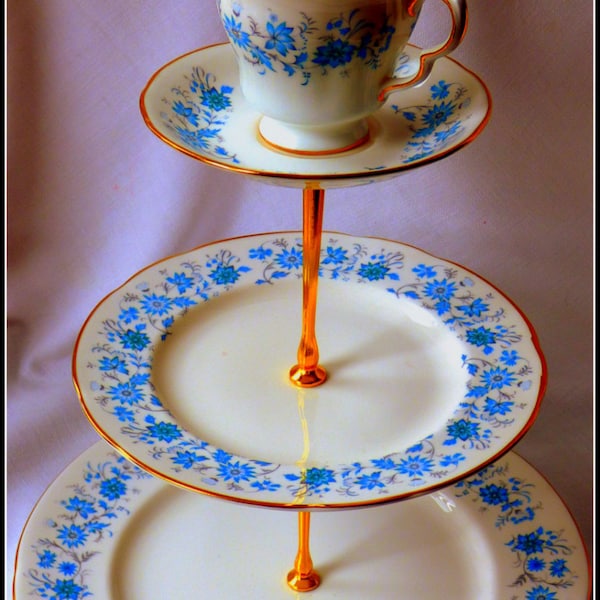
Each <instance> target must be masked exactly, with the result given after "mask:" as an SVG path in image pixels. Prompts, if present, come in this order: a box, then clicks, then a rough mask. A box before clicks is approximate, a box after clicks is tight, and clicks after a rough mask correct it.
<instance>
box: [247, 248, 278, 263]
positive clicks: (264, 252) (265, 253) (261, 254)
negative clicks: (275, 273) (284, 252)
mask: <svg viewBox="0 0 600 600" xmlns="http://www.w3.org/2000/svg"><path fill="white" fill-rule="evenodd" d="M272 254H273V250H271V248H263V247H262V246H260V247H258V248H251V249H250V250H249V252H248V257H249V258H252V259H256V260H265V259H267V258H269V256H271V255H272Z"/></svg>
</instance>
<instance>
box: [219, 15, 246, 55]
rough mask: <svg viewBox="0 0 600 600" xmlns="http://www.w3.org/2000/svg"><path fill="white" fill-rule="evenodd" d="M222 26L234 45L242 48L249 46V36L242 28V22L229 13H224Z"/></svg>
mask: <svg viewBox="0 0 600 600" xmlns="http://www.w3.org/2000/svg"><path fill="white" fill-rule="evenodd" d="M223 26H224V27H225V31H227V33H228V34H229V36H230V37H231V40H232V42H233V44H234V45H236V46H238V47H240V48H242V49H247V48H249V47H250V46H251V43H252V42H251V40H250V36H249V35H248V34H247V33H246V32H245V31H243V30H242V24H241V23H240V22H239V21H236V20H235V19H234V18H233V17H232V16H231V15H224V19H223Z"/></svg>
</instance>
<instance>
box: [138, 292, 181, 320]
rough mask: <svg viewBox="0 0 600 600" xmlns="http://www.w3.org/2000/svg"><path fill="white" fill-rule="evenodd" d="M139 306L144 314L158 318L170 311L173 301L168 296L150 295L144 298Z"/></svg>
mask: <svg viewBox="0 0 600 600" xmlns="http://www.w3.org/2000/svg"><path fill="white" fill-rule="evenodd" d="M140 304H141V307H142V309H143V311H144V312H145V313H146V314H148V315H156V316H158V317H160V316H161V315H166V314H167V313H168V312H169V311H170V310H171V307H172V305H173V300H171V298H169V297H168V296H164V295H161V296H157V295H156V294H151V295H146V296H144V298H143V299H142V301H141V303H140Z"/></svg>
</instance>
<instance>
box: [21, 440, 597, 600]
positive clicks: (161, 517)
mask: <svg viewBox="0 0 600 600" xmlns="http://www.w3.org/2000/svg"><path fill="white" fill-rule="evenodd" d="M293 517H294V515H292V514H289V513H283V512H281V511H272V510H258V509H256V508H251V507H247V506H240V505H237V504H233V503H229V502H222V501H218V500H214V499H211V498H206V497H204V496H199V495H197V494H193V493H190V492H187V491H185V490H182V489H179V488H177V487H175V486H171V485H168V484H167V483H165V482H163V481H161V480H160V479H157V478H154V477H152V476H149V475H148V474H146V473H145V472H144V471H142V470H140V469H138V468H137V467H135V466H133V465H132V464H131V463H129V462H128V461H126V460H125V459H124V458H122V457H120V455H119V454H118V453H116V452H115V451H114V450H112V449H110V448H109V447H108V446H107V445H106V444H105V443H104V442H99V443H97V444H95V445H94V446H92V448H90V449H89V450H88V451H87V452H85V453H84V454H82V455H81V457H80V458H79V459H77V460H76V461H74V462H73V464H72V465H71V466H70V467H69V468H68V469H66V470H65V471H64V472H63V474H62V475H61V476H60V477H58V479H57V480H56V481H55V482H54V483H53V484H52V485H51V486H50V488H49V489H48V490H47V491H46V493H45V494H44V495H43V496H42V498H41V499H40V501H39V502H38V504H37V506H36V508H35V510H34V511H33V513H32V515H31V516H30V518H29V521H28V522H27V525H26V527H25V529H24V532H23V535H22V538H21V541H20V545H19V548H18V551H17V561H16V569H15V579H14V600H30V599H31V598H46V599H49V598H54V599H68V600H79V599H81V598H85V597H93V598H101V599H102V600H165V599H166V598H169V599H173V598H205V599H214V600H222V599H223V598H248V599H256V600H259V599H260V600H265V599H266V600H274V599H277V598H281V599H282V600H284V599H286V598H292V597H294V598H296V597H298V595H297V594H295V593H293V592H291V591H290V590H289V589H288V588H287V587H286V584H285V575H286V573H287V571H288V570H289V569H290V568H291V566H292V563H293V559H294V556H295V552H296V544H297V538H296V536H297V531H296V521H297V520H296V519H295V518H293ZM311 555H312V558H313V561H314V563H315V569H316V570H317V571H318V572H319V573H320V574H321V576H322V583H321V586H320V587H319V588H317V589H316V590H315V591H313V592H311V593H310V597H311V598H312V597H315V598H318V599H320V600H324V599H330V598H346V599H348V600H352V599H353V598H356V599H357V600H358V599H360V600H363V599H364V598H377V599H378V600H385V599H388V598H389V599H390V600H391V599H393V600H396V599H397V598H398V593H399V591H398V590H402V595H403V597H406V598H419V599H421V600H439V599H440V598H444V600H465V599H473V600H475V599H476V600H498V599H501V598H502V599H504V598H506V599H508V598H511V600H533V599H538V598H545V599H547V600H550V599H552V600H585V599H586V598H589V597H590V590H589V587H590V583H589V582H590V575H589V573H590V568H589V561H588V558H587V554H586V551H585V548H584V546H583V543H582V540H581V536H580V534H579V531H578V529H577V526H576V524H575V523H574V522H573V520H572V517H571V516H570V513H569V511H568V509H567V508H566V506H565V505H564V504H563V503H562V501H561V499H560V498H559V497H558V496H557V495H556V493H555V492H554V490H553V489H552V488H551V487H550V485H549V484H548V483H547V482H546V480H545V479H544V478H543V477H542V476H541V475H540V474H539V473H537V472H536V471H535V470H534V469H533V468H532V467H531V466H530V465H529V464H528V463H526V462H525V461H524V460H523V459H522V458H520V457H519V456H518V455H516V454H514V453H512V452H511V453H508V454H507V455H506V456H505V457H503V458H502V459H501V460H499V461H498V462H496V463H494V464H493V465H490V466H488V467H486V468H485V469H483V470H482V471H481V472H479V473H477V475H475V476H474V477H472V478H469V479H467V480H465V481H464V482H462V483H460V484H457V485H455V486H452V487H449V488H446V489H444V490H443V491H440V492H436V493H435V494H432V495H430V496H421V497H419V498H415V499H414V500H412V501H410V502H402V503H400V504H391V505H388V506H382V507H375V508H371V509H369V510H356V511H339V512H334V513H327V514H322V513H317V514H314V515H313V517H312V519H311ZM432 575H435V576H432Z"/></svg>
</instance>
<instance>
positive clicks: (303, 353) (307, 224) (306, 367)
mask: <svg viewBox="0 0 600 600" xmlns="http://www.w3.org/2000/svg"><path fill="white" fill-rule="evenodd" d="M302 199H303V230H302V244H303V260H302V334H301V338H300V345H299V346H298V353H297V360H298V364H296V365H295V366H293V367H292V368H291V369H290V380H291V381H292V383H293V384H294V385H297V386H299V387H315V386H317V385H321V384H322V383H323V382H324V381H325V380H326V379H327V372H326V371H325V369H324V368H323V367H321V366H320V365H319V346H318V344H317V336H316V333H315V328H316V313H317V287H318V282H319V264H320V258H321V234H322V231H323V208H324V204H325V190H321V189H312V188H306V189H304V190H303V193H302Z"/></svg>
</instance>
